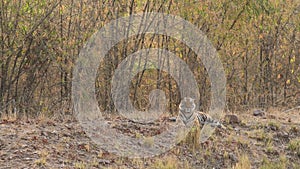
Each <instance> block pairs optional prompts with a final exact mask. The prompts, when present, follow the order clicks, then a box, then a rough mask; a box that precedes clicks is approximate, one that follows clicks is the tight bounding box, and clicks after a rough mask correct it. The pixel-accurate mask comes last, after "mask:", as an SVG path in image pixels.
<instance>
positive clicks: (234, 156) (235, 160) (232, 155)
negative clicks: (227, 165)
mask: <svg viewBox="0 0 300 169" xmlns="http://www.w3.org/2000/svg"><path fill="white" fill-rule="evenodd" d="M228 155H229V158H230V159H231V160H232V161H234V162H238V158H237V156H236V155H234V154H233V153H229V154H228Z"/></svg>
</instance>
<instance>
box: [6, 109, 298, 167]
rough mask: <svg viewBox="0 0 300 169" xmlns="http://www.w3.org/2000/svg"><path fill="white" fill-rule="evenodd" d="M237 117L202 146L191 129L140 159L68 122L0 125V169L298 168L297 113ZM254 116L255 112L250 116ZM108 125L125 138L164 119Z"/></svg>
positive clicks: (160, 126)
mask: <svg viewBox="0 0 300 169" xmlns="http://www.w3.org/2000/svg"><path fill="white" fill-rule="evenodd" d="M253 113H254V112H253V111H249V112H243V113H237V114H236V116H237V117H238V119H239V120H238V122H236V121H232V122H231V123H229V122H230V120H225V122H224V125H225V126H226V128H227V129H226V130H225V129H217V130H216V131H215V132H214V134H213V135H212V136H211V137H210V139H209V140H208V141H207V142H205V143H199V141H198V138H199V133H200V132H199V131H200V129H199V128H198V127H197V125H196V126H195V127H193V128H192V130H191V131H190V133H189V134H188V136H187V138H186V139H185V140H183V141H182V142H180V143H179V144H178V145H176V146H175V147H174V148H173V149H171V150H169V151H167V152H166V153H164V154H161V155H159V156H156V157H153V158H146V159H137V158H136V159H129V158H124V157H118V156H116V155H114V154H111V153H109V152H107V151H106V150H105V149H100V148H99V147H98V146H97V144H95V143H93V142H92V141H91V139H90V138H89V137H88V136H87V134H86V133H85V131H83V129H82V127H81V126H80V124H79V123H78V122H77V121H76V120H74V119H73V118H70V117H60V118H46V117H42V116H41V117H38V118H36V119H24V120H14V119H13V118H5V117H4V118H2V119H1V120H0V168H1V169H2V168H3V169H4V168H78V169H83V168H163V169H164V168H165V169H167V168H169V169H172V168H215V169H217V168H240V169H247V168H264V169H267V168H270V169H271V168H283V169H284V168H296V169H297V168H300V111H299V110H293V111H289V112H285V113H283V112H281V111H275V110H270V111H268V112H265V113H262V114H255V115H256V116H254V115H253ZM255 113H257V112H255ZM107 120H110V121H111V123H115V124H116V125H114V127H115V128H116V129H118V130H119V131H120V132H123V133H127V134H128V135H135V136H136V135H137V134H138V135H142V136H152V135H156V134H159V133H161V132H162V131H163V130H164V129H165V126H166V125H167V124H168V123H169V120H168V118H166V119H163V120H161V121H158V122H157V123H155V124H152V125H151V126H147V125H144V124H137V123H134V122H132V121H128V120H126V119H122V118H120V117H114V118H111V119H107Z"/></svg>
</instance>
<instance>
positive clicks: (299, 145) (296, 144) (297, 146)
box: [288, 139, 300, 157]
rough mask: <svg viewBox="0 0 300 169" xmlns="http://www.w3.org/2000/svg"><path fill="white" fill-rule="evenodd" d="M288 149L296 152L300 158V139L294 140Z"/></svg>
mask: <svg viewBox="0 0 300 169" xmlns="http://www.w3.org/2000/svg"><path fill="white" fill-rule="evenodd" d="M288 149H289V150H291V151H294V152H295V153H296V154H297V155H298V156H299V157H300V139H293V140H291V141H290V142H289V143H288Z"/></svg>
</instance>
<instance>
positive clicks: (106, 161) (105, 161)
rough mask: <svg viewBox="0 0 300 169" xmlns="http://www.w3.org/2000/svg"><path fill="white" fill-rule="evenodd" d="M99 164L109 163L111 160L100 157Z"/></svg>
mask: <svg viewBox="0 0 300 169" xmlns="http://www.w3.org/2000/svg"><path fill="white" fill-rule="evenodd" d="M98 162H99V164H102V165H103V164H110V163H111V161H110V160H106V159H100V160H99V161H98Z"/></svg>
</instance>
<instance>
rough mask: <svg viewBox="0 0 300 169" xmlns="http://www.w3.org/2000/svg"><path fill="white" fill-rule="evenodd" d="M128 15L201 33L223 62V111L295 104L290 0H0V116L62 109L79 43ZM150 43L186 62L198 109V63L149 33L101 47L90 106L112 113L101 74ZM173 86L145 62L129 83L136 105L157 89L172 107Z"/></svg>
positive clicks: (297, 60) (204, 93)
mask: <svg viewBox="0 0 300 169" xmlns="http://www.w3.org/2000/svg"><path fill="white" fill-rule="evenodd" d="M138 12H162V13H167V14H173V15H177V16H180V17H182V18H184V19H186V20H187V21H189V22H191V23H193V24H194V25H195V26H197V27H198V28H199V29H200V30H202V31H203V32H204V33H205V34H206V35H207V36H208V38H209V39H210V41H211V42H212V43H213V45H214V46H215V48H216V49H217V51H218V53H219V56H220V59H221V60H222V63H223V66H224V68H225V72H226V76H227V109H228V110H229V111H235V110H245V109H250V108H253V107H264V108H268V107H292V106H298V105H299V104H300V90H299V89H300V53H299V52H300V3H299V1H297V0H294V1H293V0H287V1H281V0H257V1H251V0H242V1H241V0H233V1H232V0H219V1H210V0H205V1H194V0H183V1H178V0H155V1H149V0H139V1H137V0H130V1H124V0H120V1H115V0H1V1H0V58H1V59H0V111H1V113H8V112H10V111H15V112H17V113H18V115H24V114H26V115H37V114H39V113H45V114H47V115H53V114H57V113H66V112H72V102H71V87H72V83H71V82H72V68H73V67H74V63H75V61H76V59H77V58H78V54H79V53H80V50H81V48H82V47H83V45H84V44H85V42H86V41H87V40H88V38H89V37H90V36H91V35H92V34H93V33H94V32H96V31H97V30H99V29H100V28H101V27H102V26H103V25H105V24H106V23H108V22H110V21H112V20H114V19H116V18H119V17H122V16H128V15H130V14H133V13H138ZM150 47H156V48H163V49H167V50H169V51H171V52H173V53H175V54H176V55H177V56H178V57H180V58H181V59H182V60H184V61H185V62H186V63H187V64H188V65H189V67H190V69H191V70H192V71H193V73H194V75H195V77H196V80H197V82H198V85H199V91H200V95H201V97H200V102H201V105H202V106H201V109H203V110H207V109H208V106H209V104H210V103H209V101H210V81H209V78H208V75H207V72H206V69H205V67H204V66H203V65H202V63H201V60H198V59H197V57H196V55H195V53H194V52H193V51H192V50H191V49H190V48H188V46H186V45H185V44H183V43H182V42H180V41H178V40H176V39H174V38H172V37H167V36H163V35H153V34H141V35H136V36H135V37H130V38H128V39H127V40H124V41H122V42H119V43H118V44H117V45H116V46H115V47H114V48H112V49H111V50H110V52H109V53H108V54H107V57H106V58H105V59H104V60H103V62H102V63H101V64H100V65H101V66H100V67H99V72H98V75H99V76H98V77H99V78H97V79H96V83H95V86H96V87H97V98H98V102H99V106H100V108H101V109H102V110H106V111H114V104H113V102H112V99H111V78H112V74H113V73H114V70H115V69H116V68H117V66H118V64H119V63H120V62H121V61H122V60H123V59H124V58H125V57H126V56H128V55H130V54H131V53H134V52H136V51H138V50H140V49H144V48H150ZM177 86H178V85H177V84H176V83H175V81H174V79H172V77H171V76H170V75H169V74H168V72H163V71H159V70H155V69H150V70H146V71H144V72H140V73H139V74H138V75H137V76H136V77H135V78H134V79H133V80H132V85H131V89H130V90H131V95H130V96H131V99H132V100H133V103H134V105H135V106H136V108H138V109H140V110H144V109H145V108H146V107H147V104H148V96H149V93H150V92H151V90H153V89H161V90H163V91H165V93H166V96H167V100H168V102H169V104H168V111H169V112H171V113H173V112H176V111H177V106H176V105H178V103H179V102H180V93H179V91H178V87H177Z"/></svg>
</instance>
